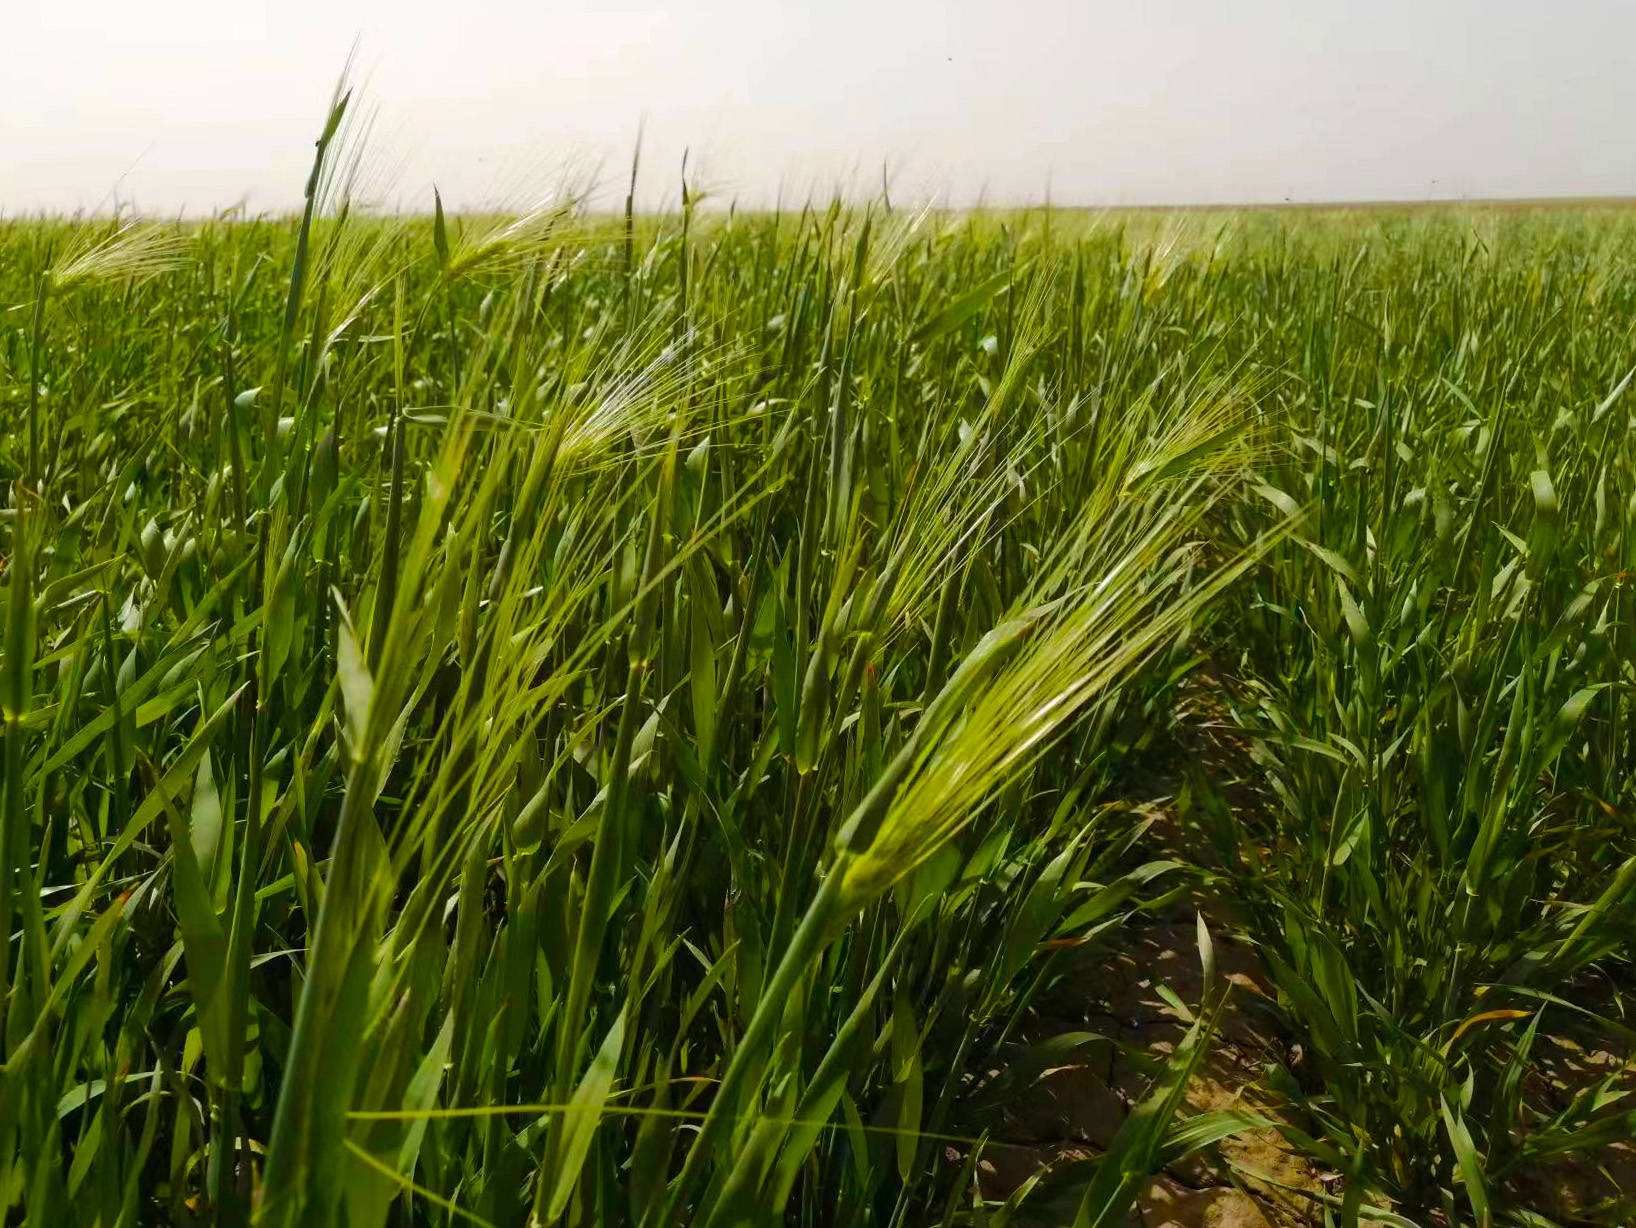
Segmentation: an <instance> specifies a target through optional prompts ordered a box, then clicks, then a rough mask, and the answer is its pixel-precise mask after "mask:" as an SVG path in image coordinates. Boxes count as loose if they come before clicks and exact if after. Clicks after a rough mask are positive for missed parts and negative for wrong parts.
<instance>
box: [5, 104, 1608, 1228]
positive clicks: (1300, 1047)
mask: <svg viewBox="0 0 1636 1228" xmlns="http://www.w3.org/2000/svg"><path fill="white" fill-rule="evenodd" d="M341 118H342V116H341V108H339V107H338V108H337V111H336V113H335V114H334V115H333V116H332V120H331V123H330V125H329V127H328V128H327V129H326V131H325V133H324V136H323V139H321V140H320V142H319V144H318V150H317V160H316V163H315V165H314V170H313V178H312V180H311V182H310V183H309V185H308V193H307V209H306V212H305V214H304V215H296V216H291V217H283V216H270V217H264V218H246V217H239V216H231V217H225V216H224V217H220V218H216V219H213V220H199V221H189V222H186V223H182V222H164V221H139V220H133V219H129V218H127V219H117V218H81V219H77V220H75V219H50V218H34V219H31V218H12V219H10V220H6V221H3V222H0V396H3V398H4V400H3V407H4V422H5V431H4V437H3V439H0V469H3V470H4V472H3V477H4V479H5V491H6V494H5V498H4V509H3V516H4V520H3V523H0V549H3V563H4V593H3V596H0V611H3V613H0V621H3V633H0V706H3V715H4V731H3V737H4V742H3V809H0V922H3V923H4V932H5V934H6V936H7V939H8V941H7V943H6V945H5V947H4V952H3V956H4V957H3V959H0V1056H3V1059H4V1062H3V1074H0V1221H3V1222H4V1223H6V1224H24V1223H26V1224H30V1225H57V1224H83V1225H93V1224H100V1225H107V1226H110V1228H111V1226H113V1225H139V1224H141V1225H145V1224H160V1225H191V1224H221V1225H244V1224H256V1225H266V1226H268V1228H297V1226H302V1228H306V1226H317V1228H329V1226H332V1225H333V1226H340V1225H346V1226H348V1228H380V1226H382V1225H451V1226H452V1225H457V1224H491V1225H497V1226H498V1225H551V1224H564V1225H592V1224H630V1225H639V1226H642V1228H679V1226H681V1225H699V1226H715V1228H727V1226H732V1225H775V1224H790V1225H803V1226H806V1225H812V1226H819V1225H931V1224H941V1225H973V1226H976V1225H991V1226H994V1228H999V1226H1001V1225H1032V1224H1039V1225H1045V1224H1064V1225H1073V1226H1074V1228H1090V1226H1093V1225H1095V1226H1108V1225H1124V1224H1127V1223H1146V1224H1149V1225H1156V1224H1159V1223H1161V1222H1173V1223H1181V1222H1188V1223H1194V1222H1196V1223H1227V1222H1232V1223H1241V1224H1249V1223H1261V1222H1266V1223H1291V1224H1296V1223H1305V1224H1312V1225H1319V1224H1323V1225H1330V1224H1334V1225H1355V1224H1359V1223H1369V1224H1385V1225H1400V1226H1401V1225H1428V1226H1429V1225H1449V1226H1452V1225H1484V1226H1486V1225H1490V1224H1510V1225H1519V1226H1524V1228H1547V1226H1548V1225H1552V1224H1560V1225H1569V1224H1610V1225H1611V1224H1625V1223H1629V1222H1631V1221H1632V1219H1633V1218H1636V1163H1633V1155H1632V1152H1631V1151H1630V1150H1629V1145H1630V1143H1631V1141H1632V1139H1636V1099H1633V1097H1632V1091H1633V1089H1636V1080H1633V1078H1632V1072H1631V1062H1632V1044H1631V1039H1632V1036H1633V1034H1636V1033H1633V1032H1632V1026H1633V1025H1632V1023H1631V1021H1630V1020H1629V1019H1628V1018H1627V1017H1626V1012H1627V1009H1628V1007H1629V1006H1630V1000H1631V995H1632V991H1633V990H1636V977H1633V974H1632V963H1631V961H1632V955H1633V953H1636V951H1633V944H1632V935H1633V932H1636V930H1633V926H1636V617H1633V616H1636V528H1633V522H1636V393H1631V392H1629V391H1627V384H1628V383H1629V381H1630V372H1631V368H1632V367H1633V366H1636V329H1633V326H1636V212H1630V211H1627V210H1624V209H1622V208H1599V207H1597V206H1595V205H1592V204H1577V205H1575V206H1574V207H1573V208H1568V209H1554V210H1553V209H1538V208H1509V209H1508V208H1501V207H1497V206H1471V207H1465V208H1455V207H1449V208H1443V209H1419V210H1390V209H1368V210H1365V209H1357V210H1325V211H1299V210H1291V211H1277V212H1232V211H1217V212H1205V213H1186V212H1181V213H1123V212H1121V213H1085V212H1075V211H1065V210H1055V211H1052V210H1044V209H1038V210H1033V211H1027V212H1011V213H1003V212H986V213H972V214H956V213H946V212H915V211H911V210H906V209H904V208H902V207H897V208H894V207H892V206H891V205H890V204H889V203H887V202H884V201H882V202H877V203H874V204H871V203H869V202H854V203H851V204H848V205H845V206H842V205H840V204H839V203H837V204H833V205H831V204H830V203H829V202H827V201H819V202H815V203H813V204H812V205H809V206H808V207H807V208H805V209H793V210H785V211H783V212H781V213H745V212H739V211H734V210H731V209H728V208H726V207H724V206H723V205H722V204H721V203H720V202H705V203H704V204H701V203H700V202H699V200H698V199H697V197H696V195H688V194H686V193H684V195H683V204H682V206H681V207H680V209H678V210H677V211H675V212H672V213H669V214H665V215H643V214H633V213H631V212H629V211H627V212H626V213H625V215H623V216H620V215H619V214H617V213H615V214H613V215H611V216H601V215H597V214H592V213H589V212H586V211H585V210H583V209H579V208H576V207H574V206H573V205H572V203H571V202H562V201H559V202H557V203H555V204H551V205H546V206H541V207H540V208H537V209H534V210H532V211H527V212H521V213H517V214H508V215H504V216H493V217H478V216H454V215H452V214H450V215H447V216H446V215H445V213H444V211H443V209H442V206H441V202H438V201H434V200H433V199H430V196H431V194H430V192H428V197H429V199H428V200H427V202H426V203H427V214H426V215H425V216H422V217H395V216H394V217H388V216H381V215H376V214H371V213H370V212H368V211H367V210H366V209H364V208H363V207H362V206H361V205H354V204H353V203H352V202H351V200H350V199H349V196H348V191H347V185H348V183H349V176H348V170H349V167H350V166H351V165H352V164H351V163H349V161H348V159H347V156H346V154H345V152H344V149H343V147H342V145H341V143H340V140H341V136H340V135H338V133H339V134H344V128H343V127H342V126H341ZM644 173H645V174H646V173H656V172H649V170H648V168H644ZM1155 935H1165V936H1170V937H1172V938H1174V937H1175V936H1178V935H1179V936H1180V940H1179V941H1174V942H1170V943H1169V946H1168V948H1167V949H1166V950H1165V951H1164V952H1163V953H1162V954H1163V956H1164V959H1163V961H1162V966H1160V965H1159V964H1155V965H1154V966H1153V967H1151V968H1150V967H1145V966H1143V965H1142V959H1143V952H1144V951H1149V952H1151V951H1153V950H1154V949H1155V943H1154V937H1155ZM1132 966H1134V968H1135V973H1134V975H1135V977H1136V980H1137V982H1139V983H1140V985H1141V986H1143V987H1144V988H1145V989H1147V990H1150V991H1151V993H1152V995H1154V996H1155V1000H1156V1002H1157V1008H1156V1011H1154V1012H1150V1013H1151V1014H1154V1015H1155V1016H1158V1015H1163V1016H1165V1017H1166V1018H1167V1019H1168V1021H1169V1023H1170V1024H1171V1025H1173V1027H1172V1030H1171V1031H1170V1032H1167V1033H1166V1037H1167V1039H1165V1040H1164V1041H1163V1042H1162V1043H1161V1042H1157V1041H1152V1039H1151V1038H1152V1036H1153V1035H1154V1034H1153V1033H1151V1032H1144V1031H1142V1030H1140V1029H1137V1030H1135V1031H1132V1030H1131V1029H1130V1028H1128V1027H1127V1028H1125V1029H1124V1031H1123V1032H1121V1030H1120V1028H1119V1027H1117V1026H1115V1025H1116V1023H1117V1022H1118V1020H1119V1019H1120V1018H1122V1017H1123V1016H1124V1015H1126V1014H1128V1011H1126V1010H1125V1008H1124V1007H1122V1006H1121V1005H1120V1003H1119V1001H1117V999H1118V998H1119V997H1120V995H1121V994H1122V993H1124V989H1123V988H1121V986H1123V985H1124V984H1125V982H1123V981H1121V980H1120V974H1119V973H1118V969H1119V968H1122V967H1123V968H1129V967H1132ZM1169 968H1185V969H1186V977H1185V978H1184V979H1185V984H1183V983H1182V982H1181V981H1177V982H1175V983H1172V982H1171V981H1170V980H1167V977H1166V973H1165V969H1169ZM1235 970H1236V971H1235ZM1110 1021H1113V1022H1110ZM1126 1022H1127V1023H1128V1022H1129V1020H1128V1019H1127V1020H1126ZM1229 1024H1230V1025H1231V1026H1229ZM1144 1037H1146V1038H1147V1039H1146V1040H1144ZM1246 1038H1249V1039H1246ZM1229 1050H1231V1051H1233V1052H1236V1053H1238V1054H1239V1055H1240V1056H1241V1057H1242V1058H1243V1059H1244V1060H1241V1061H1237V1062H1236V1063H1234V1064H1231V1065H1230V1066H1223V1065H1222V1064H1221V1060H1220V1059H1221V1055H1222V1054H1223V1053H1224V1052H1228V1051H1229ZM1212 1063H1215V1064H1214V1065H1212ZM1115 1065H1117V1067H1118V1070H1119V1073H1118V1074H1117V1076H1115V1075H1111V1074H1109V1073H1108V1071H1109V1070H1111V1069H1112V1068H1113V1067H1114V1066H1115ZM1064 1071H1069V1072H1079V1074H1080V1075H1082V1076H1083V1079H1084V1080H1088V1081H1089V1082H1090V1083H1091V1084H1094V1086H1095V1088H1096V1089H1099V1090H1100V1093H1101V1094H1102V1095H1103V1096H1104V1098H1106V1099H1109V1100H1111V1101H1112V1105H1111V1107H1108V1108H1107V1109H1106V1110H1105V1111H1104V1112H1103V1114H1102V1120H1101V1125H1103V1126H1105V1127H1106V1128H1105V1130H1102V1131H1101V1133H1100V1134H1097V1132H1096V1131H1092V1132H1091V1135H1097V1136H1096V1137H1094V1138H1093V1137H1091V1135H1088V1134H1087V1133H1086V1132H1085V1131H1084V1130H1078V1131H1077V1132H1076V1131H1075V1130H1059V1131H1058V1132H1057V1133H1056V1134H1055V1135H1052V1134H1051V1131H1050V1130H1049V1129H1047V1128H1046V1127H1043V1126H1040V1125H1039V1124H1038V1121H1037V1120H1036V1121H1035V1123H1034V1125H1033V1127H1032V1131H1033V1132H1032V1135H1028V1131H1029V1129H1030V1126H1029V1120H1028V1119H1029V1118H1030V1109H1031V1108H1037V1107H1038V1106H1039V1104H1041V1103H1043V1102H1044V1101H1045V1100H1047V1099H1060V1098H1061V1097H1062V1096H1063V1095H1064V1094H1067V1095H1069V1096H1070V1097H1072V1095H1075V1094H1078V1093H1072V1092H1070V1093H1063V1092H1062V1091H1061V1088H1062V1087H1063V1086H1064V1084H1063V1083H1062V1078H1063V1072H1064ZM1209 1071H1215V1072H1216V1073H1217V1075H1221V1072H1223V1071H1230V1072H1231V1073H1232V1079H1230V1080H1229V1082H1230V1083H1231V1085H1230V1086H1228V1087H1226V1088H1225V1094H1221V1095H1217V1096H1215V1097H1214V1098H1213V1099H1211V1098H1205V1099H1201V1098H1200V1096H1199V1095H1198V1094H1197V1093H1198V1089H1199V1087H1200V1086H1201V1085H1202V1083H1208V1082H1210V1080H1207V1079H1204V1075H1205V1073H1206V1072H1209ZM1097 1072H1100V1073H1097ZM1216 1082H1218V1083H1219V1082H1220V1078H1217V1079H1216ZM1075 1086H1079V1085H1075ZM1088 1094H1089V1093H1084V1095H1088ZM1082 1098H1083V1097H1082ZM1073 1107H1074V1106H1072V1105H1070V1108H1073ZM1034 1117H1035V1118H1037V1117H1038V1115H1037V1114H1035V1115H1034ZM1025 1135H1027V1137H1025ZM1250 1137H1256V1138H1260V1139H1262V1140H1263V1144H1264V1147H1263V1149H1264V1150H1265V1151H1267V1152H1268V1154H1272V1155H1275V1156H1276V1158H1278V1160H1279V1162H1280V1164H1281V1165H1282V1167H1281V1169H1280V1172H1281V1173H1282V1174H1283V1176H1282V1177H1279V1176H1277V1175H1276V1174H1269V1173H1267V1172H1264V1171H1256V1170H1255V1169H1254V1167H1253V1166H1252V1165H1250V1164H1248V1163H1245V1162H1241V1158H1242V1156H1243V1154H1244V1153H1243V1152H1242V1151H1241V1150H1235V1148H1236V1147H1238V1146H1239V1144H1240V1142H1241V1141H1242V1140H1243V1139H1245V1138H1250ZM1235 1157H1240V1159H1235ZM1167 1182H1168V1186H1167V1185H1166V1183H1167ZM1156 1188H1157V1189H1163V1188H1169V1189H1171V1190H1173V1191H1174V1190H1178V1189H1180V1190H1182V1191H1183V1193H1185V1194H1186V1195H1187V1196H1188V1197H1193V1196H1194V1195H1195V1194H1198V1193H1199V1192H1200V1191H1216V1192H1217V1193H1219V1194H1221V1195H1222V1197H1220V1198H1217V1199H1216V1200H1215V1204H1213V1205H1214V1206H1215V1209H1214V1210H1207V1213H1205V1214H1203V1215H1202V1217H1200V1218H1196V1219H1193V1220H1186V1219H1185V1216H1184V1212H1183V1211H1181V1210H1173V1211H1172V1212H1165V1211H1164V1210H1163V1209H1162V1208H1158V1209H1156V1207H1155V1204H1154V1201H1153V1199H1154V1197H1155V1195H1154V1191H1155V1189H1156ZM1229 1195H1230V1196H1231V1197H1230V1198H1229V1197H1228V1196H1229ZM1196 1201H1197V1200H1196V1199H1195V1202H1196ZM1200 1205H1202V1204H1200ZM1229 1210H1230V1211H1231V1213H1232V1214H1234V1215H1238V1216H1240V1218H1239V1219H1233V1220H1231V1221H1229V1220H1228V1219H1226V1218H1223V1216H1225V1215H1226V1214H1227V1213H1228V1211H1229ZM1166 1214H1171V1215H1172V1218H1171V1219H1169V1220H1166V1218H1165V1216H1166ZM1211 1216H1214V1218H1211Z"/></svg>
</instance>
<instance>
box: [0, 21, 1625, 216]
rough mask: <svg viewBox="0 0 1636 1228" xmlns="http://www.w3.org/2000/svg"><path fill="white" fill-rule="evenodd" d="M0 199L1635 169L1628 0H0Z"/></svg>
mask: <svg viewBox="0 0 1636 1228" xmlns="http://www.w3.org/2000/svg"><path fill="white" fill-rule="evenodd" d="M0 10H3V12H4V21H3V23H0V28H3V30H4V40H3V41H0V212H4V213H7V214H16V213H21V212H33V211H40V210H52V211H58V210H74V209H99V208H100V209H106V208H109V207H111V206H113V205H115V204H123V205H134V206H135V207H137V208H140V209H143V210H146V211H151V212H156V213H165V212H172V211H177V210H186V211H190V212H195V213H198V212H208V211H211V210H214V209H218V208H224V207H227V206H230V205H233V204H235V203H239V202H244V203H245V204H247V205H248V207H250V208H251V209H253V210H258V211H259V210H275V209H284V208H289V207H292V206H294V205H296V204H297V203H298V202H299V199H300V193H301V188H302V185H303V182H304V180H305V178H306V169H307V165H308V162H309V160H310V158H311V155H312V142H313V139H314V138H315V137H316V135H317V132H318V129H319V127H320V125H321V123H322V119H323V113H324V109H325V106H326V103H327V101H328V98H329V95H330V91H331V89H332V87H333V85H334V82H335V79H336V77H337V74H338V73H339V71H340V69H341V67H342V65H343V64H344V63H345V62H346V60H347V57H348V54H349V51H350V50H351V49H352V48H353V47H354V45H356V48H357V51H356V60H355V66H354V77H355V80H356V84H357V86H358V94H357V97H358V99H359V103H358V110H359V112H360V114H364V113H367V114H368V115H369V116H371V117H372V126H371V129H370V139H369V145H370V153H371V158H370V162H369V164H368V165H369V166H370V167H371V168H372V174H371V176H370V178H369V180H368V183H367V188H366V193H365V195H366V196H367V197H369V198H370V199H371V200H372V202H373V203H375V204H377V205H380V206H382V207H389V208H401V209H413V210H420V209H428V208H429V207H430V204H431V191H432V186H433V184H436V185H437V187H438V188H439V190H440V191H441V192H442V194H443V197H444V199H445V201H446V202H448V203H449V204H450V205H451V206H452V207H454V208H468V209H469V208H480V207H484V206H494V205H501V206H504V205H516V204H524V203H527V202H528V199H529V198H532V197H534V196H537V195H538V194H540V193H541V192H543V191H547V190H549V189H550V188H551V187H553V186H555V185H556V184H557V183H559V182H560V181H561V180H562V179H563V177H564V175H565V174H569V173H571V175H572V177H573V179H574V181H575V182H576V183H577V182H581V181H583V180H584V179H585V178H586V177H587V176H591V177H594V179H595V182H597V183H598V184H599V185H600V196H599V197H598V199H599V201H601V202H602V203H606V204H610V205H611V204H614V203H616V202H617V201H618V200H619V199H620V198H622V196H623V191H624V189H623V183H622V181H623V178H624V177H625V175H626V174H628V170H629V163H630V156H631V151H632V149H633V146H634V142H635V139H636V134H637V131H638V127H639V125H641V126H643V128H644V139H643V155H642V178H641V181H640V189H639V197H640V199H641V203H642V204H643V206H644V207H659V206H662V205H664V204H666V203H673V202H674V201H675V199H676V196H677V185H678V184H679V182H680V168H681V162H682V156H683V153H684V151H686V152H687V154H688V159H689V161H688V167H689V178H690V180H692V181H693V182H695V183H696V184H697V185H698V186H700V187H702V188H704V189H705V190H707V191H708V192H710V193H711V194H712V196H713V199H715V200H716V201H717V202H718V203H719V202H727V201H737V202H739V203H740V204H742V205H744V206H746V207H751V206H766V205H771V204H775V203H778V202H779V201H783V202H784V203H786V204H788V203H791V202H799V201H800V200H801V199H804V198H806V197H807V196H809V195H817V196H819V197H827V196H828V195H829V194H830V193H831V192H833V191H835V190H837V189H839V190H843V191H845V192H847V193H849V194H851V195H853V196H855V197H857V196H863V195H867V194H870V193H873V192H876V191H878V190H879V189H880V187H881V185H882V183H883V181H884V182H885V183H886V184H887V185H888V186H889V190H890V192H891V193H892V196H893V198H894V201H897V202H908V201H911V200H915V201H921V200H930V199H937V200H940V201H942V202H944V203H948V204H953V205H963V204H970V203H975V202H977V201H987V202H990V203H995V204H1022V203H1032V202H1039V201H1043V200H1046V199H1050V200H1051V201H1053V202H1055V203H1059V204H1064V205H1088V206H1095V205H1135V204H1193V203H1196V204H1229V203H1247V202H1265V201H1270V202H1280V201H1285V200H1290V201H1333V200H1386V199H1396V200H1424V199H1428V198H1433V199H1445V198H1480V197H1517V196H1577V195H1636V139H1633V136H1632V127H1631V118H1632V117H1633V116H1636V72H1632V71H1631V57H1632V49H1633V48H1636V4H1632V3H1630V2H1629V0H1622V2H1614V0H1556V2H1555V3H1551V4H1543V3H1539V2H1538V0H1290V2H1275V0H1151V2H1143V0H1123V2H1118V3H1116V2H1114V0H945V2H944V3H929V2H926V0H874V2H873V3H858V2H855V0H821V2H820V0H807V2H805V3H794V2H791V0H694V2H693V3H673V4H656V5H651V6H643V5H639V4H638V5H632V4H590V3H583V2H582V3H560V2H557V0H534V2H533V3H525V2H523V0H435V2H433V0H277V2H276V3H270V2H263V0H3V4H0Z"/></svg>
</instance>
